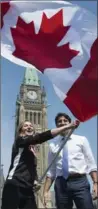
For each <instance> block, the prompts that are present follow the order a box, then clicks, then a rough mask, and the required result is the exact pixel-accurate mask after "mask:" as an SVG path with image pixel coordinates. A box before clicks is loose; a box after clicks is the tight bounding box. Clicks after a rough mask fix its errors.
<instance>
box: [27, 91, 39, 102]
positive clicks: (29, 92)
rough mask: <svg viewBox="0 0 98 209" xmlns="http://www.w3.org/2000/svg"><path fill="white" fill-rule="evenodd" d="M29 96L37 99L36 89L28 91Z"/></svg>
mask: <svg viewBox="0 0 98 209" xmlns="http://www.w3.org/2000/svg"><path fill="white" fill-rule="evenodd" d="M27 97H28V98H29V99H32V100H35V99H37V93H36V92H35V91H28V93H27Z"/></svg>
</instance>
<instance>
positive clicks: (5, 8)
mask: <svg viewBox="0 0 98 209" xmlns="http://www.w3.org/2000/svg"><path fill="white" fill-rule="evenodd" d="M9 8H10V3H9V2H2V3H1V25H0V28H2V27H3V25H4V22H3V17H4V15H5V14H6V13H7V11H8V10H9Z"/></svg>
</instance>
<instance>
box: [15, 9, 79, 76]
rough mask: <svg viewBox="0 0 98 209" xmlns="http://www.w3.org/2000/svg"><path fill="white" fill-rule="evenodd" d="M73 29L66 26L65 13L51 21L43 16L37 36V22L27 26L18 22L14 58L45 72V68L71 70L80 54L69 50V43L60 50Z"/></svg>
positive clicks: (22, 22)
mask: <svg viewBox="0 0 98 209" xmlns="http://www.w3.org/2000/svg"><path fill="white" fill-rule="evenodd" d="M69 28H70V26H63V10H60V11H59V12H57V13H56V14H55V15H53V16H52V17H51V18H47V16H46V14H45V13H43V15H42V22H41V26H40V29H39V32H38V34H36V33H35V28H34V22H33V21H32V22H30V23H28V24H27V23H26V22H25V21H24V20H23V19H22V18H21V17H19V18H18V21H17V25H16V28H11V33H12V37H13V41H14V45H15V47H16V49H15V51H14V52H13V55H14V56H16V57H18V58H20V59H22V60H25V61H26V62H28V63H30V64H32V65H34V66H36V68H37V69H39V70H41V71H42V72H43V71H44V69H46V68H69V67H71V66H72V65H71V63H70V61H71V59H72V58H74V57H75V56H76V55H77V54H78V53H79V52H78V51H76V50H73V49H70V46H69V43H67V44H64V45H62V46H57V45H58V43H59V42H60V41H61V40H62V38H63V37H64V36H65V35H66V33H67V32H68V30H69Z"/></svg>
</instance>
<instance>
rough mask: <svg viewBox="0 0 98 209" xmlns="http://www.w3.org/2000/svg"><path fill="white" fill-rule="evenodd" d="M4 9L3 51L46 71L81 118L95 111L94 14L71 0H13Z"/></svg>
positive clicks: (69, 105)
mask: <svg viewBox="0 0 98 209" xmlns="http://www.w3.org/2000/svg"><path fill="white" fill-rule="evenodd" d="M1 12H2V15H1V55H2V56H3V57H5V58H7V59H9V60H10V61H12V62H14V63H16V64H19V65H22V66H25V67H32V65H33V66H35V67H36V68H37V69H38V70H39V71H41V72H42V73H44V74H45V75H47V76H48V78H49V79H50V80H51V82H52V84H53V86H54V89H55V91H56V93H57V95H58V96H59V97H60V99H61V101H63V102H64V103H65V105H67V106H68V108H69V109H70V110H71V112H72V113H73V114H74V116H75V117H76V118H78V119H79V120H80V121H86V120H88V119H89V118H91V117H93V116H94V115H96V114H97V113H98V105H97V101H98V100H97V97H98V94H97V78H98V74H97V55H96V52H97V46H98V39H97V18H96V16H94V15H93V14H91V13H90V12H88V11H87V10H85V9H83V8H80V7H79V6H77V5H74V4H71V3H69V2H47V3H45V2H39V3H38V2H36V3H34V2H31V1H30V2H29V3H28V2H23V1H21V2H20V1H18V2H17V1H15V2H14V1H10V2H9V3H8V2H5V3H1Z"/></svg>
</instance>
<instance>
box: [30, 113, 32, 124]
mask: <svg viewBox="0 0 98 209" xmlns="http://www.w3.org/2000/svg"><path fill="white" fill-rule="evenodd" d="M30 122H31V123H32V112H30Z"/></svg>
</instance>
